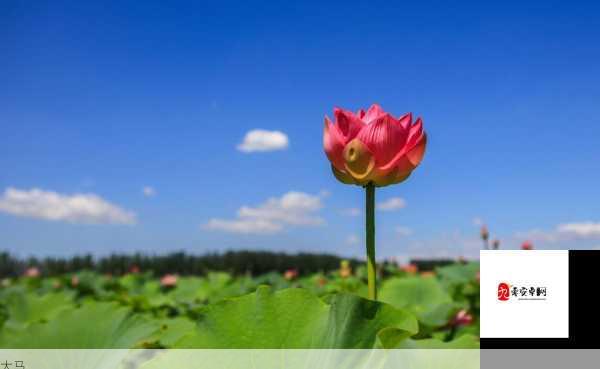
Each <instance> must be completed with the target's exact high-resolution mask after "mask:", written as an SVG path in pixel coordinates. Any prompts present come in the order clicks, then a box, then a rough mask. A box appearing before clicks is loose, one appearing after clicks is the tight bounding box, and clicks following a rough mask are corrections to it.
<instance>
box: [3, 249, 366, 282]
mask: <svg viewBox="0 0 600 369" xmlns="http://www.w3.org/2000/svg"><path fill="white" fill-rule="evenodd" d="M342 259H343V258H341V257H339V256H335V255H330V254H315V253H299V254H286V253H281V252H269V251H228V252H225V253H208V254H204V255H191V254H187V253H185V252H175V253H171V254H167V255H147V254H141V253H138V254H132V255H124V254H113V255H109V256H104V257H99V258H95V257H93V256H91V255H83V256H73V257H68V258H56V257H46V258H36V257H30V258H28V259H18V258H15V257H13V256H12V255H10V254H9V253H8V252H0V277H2V278H5V277H16V276H20V275H22V274H23V273H24V272H25V271H26V270H27V269H28V268H31V267H36V268H38V269H39V271H40V272H41V274H42V275H44V276H53V275H60V274H64V273H72V272H77V271H81V270H94V271H97V272H99V273H103V274H105V273H110V274H113V275H122V274H125V273H127V272H129V271H131V270H133V269H138V270H139V271H141V272H147V271H149V272H152V273H153V274H155V275H163V274H167V273H177V274H180V275H204V274H206V273H207V272H209V271H226V272H230V273H233V274H236V275H240V274H251V275H260V274H265V273H268V272H280V273H283V272H285V271H286V270H288V269H297V270H298V272H299V273H300V274H310V273H315V272H329V271H332V270H335V269H338V268H339V267H340V262H341V261H342ZM348 261H349V262H350V265H351V266H352V267H353V268H355V267H357V266H358V265H359V264H361V262H360V261H359V260H356V259H348Z"/></svg>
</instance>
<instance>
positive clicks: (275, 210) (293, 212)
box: [203, 191, 325, 234]
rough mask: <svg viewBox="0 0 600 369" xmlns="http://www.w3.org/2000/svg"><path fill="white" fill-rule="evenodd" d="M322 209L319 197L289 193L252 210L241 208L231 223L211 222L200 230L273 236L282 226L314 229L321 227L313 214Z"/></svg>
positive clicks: (320, 219)
mask: <svg viewBox="0 0 600 369" xmlns="http://www.w3.org/2000/svg"><path fill="white" fill-rule="evenodd" d="M322 207H323V204H322V203H321V197H319V196H315V195H310V194H306V193H303V192H297V191H290V192H288V193H286V194H284V195H283V196H281V197H272V198H270V199H268V200H267V201H266V202H265V203H263V204H261V205H259V206H256V207H251V206H242V207H241V208H240V209H238V211H237V218H235V219H231V220H228V219H216V218H213V219H211V220H209V221H208V223H206V224H205V225H204V226H203V228H205V229H210V230H221V231H226V232H234V233H255V234H266V233H276V232H279V231H281V230H283V229H284V228H285V226H289V225H292V226H318V225H322V224H324V223H325V221H324V220H323V218H321V217H320V216H318V215H317V214H316V213H317V212H318V211H319V210H320V209H321V208H322Z"/></svg>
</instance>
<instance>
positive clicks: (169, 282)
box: [160, 274, 177, 287]
mask: <svg viewBox="0 0 600 369" xmlns="http://www.w3.org/2000/svg"><path fill="white" fill-rule="evenodd" d="M160 285H161V286H163V287H175V286H176V285H177V275H175V274H165V275H164V276H163V277H162V278H161V279H160Z"/></svg>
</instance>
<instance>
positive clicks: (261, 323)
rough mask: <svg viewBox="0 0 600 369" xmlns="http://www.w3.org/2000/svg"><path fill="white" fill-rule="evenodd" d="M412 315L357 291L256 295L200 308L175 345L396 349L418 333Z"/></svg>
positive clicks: (296, 290) (289, 291) (264, 291)
mask: <svg viewBox="0 0 600 369" xmlns="http://www.w3.org/2000/svg"><path fill="white" fill-rule="evenodd" d="M417 330H418V324H417V321H416V319H415V318H414V317H413V315H412V314H410V313H408V312H406V311H403V310H399V309H396V308H394V307H392V306H389V305H387V304H383V303H380V302H376V301H370V300H366V299H362V298H360V297H358V296H355V295H349V294H339V295H332V296H329V297H328V298H327V301H323V300H321V299H319V298H318V297H316V296H315V295H313V294H312V293H310V292H309V291H307V290H304V289H299V288H292V289H285V290H281V291H278V292H273V291H272V289H271V288H269V287H266V286H262V287H259V288H258V289H257V291H256V292H255V293H252V294H249V295H246V296H242V297H239V298H232V299H227V300H223V301H221V302H218V303H215V304H212V305H208V306H206V307H204V308H203V309H202V310H200V311H199V319H198V327H197V328H196V329H195V330H194V331H193V332H191V333H190V334H188V335H186V336H184V337H183V338H182V339H181V340H180V341H178V342H177V343H176V344H175V345H174V347H175V348H228V349H244V348H257V349H258V348H261V349H262V348H273V349H275V348H373V347H376V346H378V347H392V346H395V345H397V344H398V343H399V342H400V341H401V340H403V339H406V338H408V337H410V336H412V335H414V334H415V333H417Z"/></svg>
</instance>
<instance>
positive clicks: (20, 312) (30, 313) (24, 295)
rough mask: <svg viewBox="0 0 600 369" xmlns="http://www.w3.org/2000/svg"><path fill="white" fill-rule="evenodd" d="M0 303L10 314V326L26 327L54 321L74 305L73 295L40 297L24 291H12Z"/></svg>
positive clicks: (46, 295)
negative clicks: (53, 319) (44, 321)
mask: <svg viewBox="0 0 600 369" xmlns="http://www.w3.org/2000/svg"><path fill="white" fill-rule="evenodd" d="M0 302H1V303H2V304H3V305H4V306H5V307H6V309H7V312H8V321H7V322H6V324H9V325H26V324H29V323H34V322H39V321H43V320H49V319H52V318H53V317H54V316H55V315H56V314H58V313H59V312H60V311H61V310H64V309H66V308H69V307H71V306H72V305H73V293H71V292H56V293H48V294H45V295H38V294H36V293H33V292H26V291H25V290H23V289H11V290H10V291H7V292H6V293H5V294H3V295H2V298H1V299H0Z"/></svg>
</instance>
